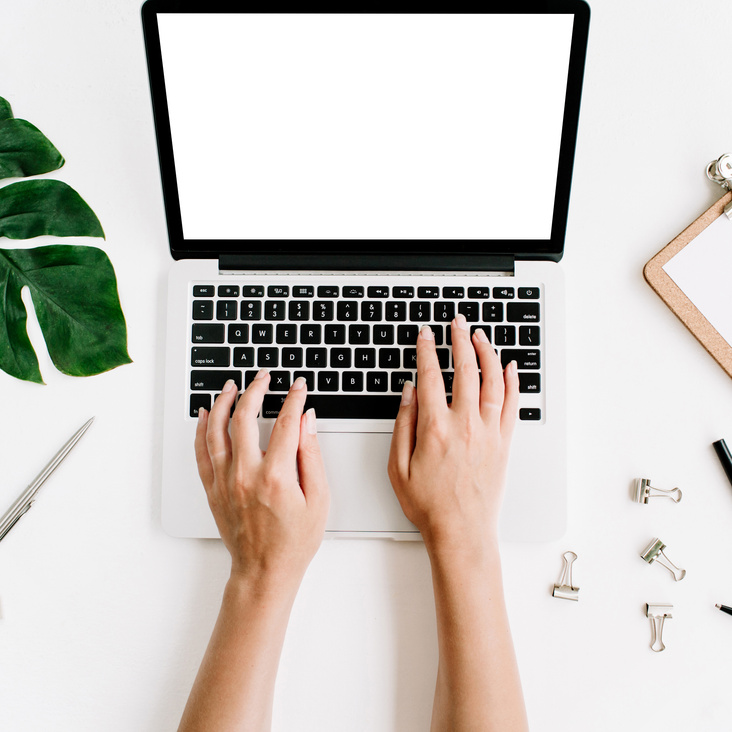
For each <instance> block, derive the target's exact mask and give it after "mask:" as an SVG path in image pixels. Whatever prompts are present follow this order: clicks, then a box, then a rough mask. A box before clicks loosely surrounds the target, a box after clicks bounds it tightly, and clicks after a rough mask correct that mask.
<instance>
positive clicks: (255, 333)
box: [252, 323, 274, 343]
mask: <svg viewBox="0 0 732 732" xmlns="http://www.w3.org/2000/svg"><path fill="white" fill-rule="evenodd" d="M273 342H274V339H273V336H272V326H271V325H265V324H262V323H259V324H257V325H253V326H252V343H273Z"/></svg>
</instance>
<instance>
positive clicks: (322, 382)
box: [306, 371, 338, 412]
mask: <svg viewBox="0 0 732 732" xmlns="http://www.w3.org/2000/svg"><path fill="white" fill-rule="evenodd" d="M318 391H338V372H337V371H321V372H320V373H319V374H318ZM309 408H310V407H306V409H309ZM316 412H317V410H316Z"/></svg>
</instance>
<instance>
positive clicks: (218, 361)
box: [191, 346, 231, 368]
mask: <svg viewBox="0 0 732 732" xmlns="http://www.w3.org/2000/svg"><path fill="white" fill-rule="evenodd" d="M230 359H231V353H230V351H229V348H228V347H226V346H224V348H217V347H215V346H214V347H209V348H191V366H196V367H198V368H221V367H222V366H228V365H229V360H230Z"/></svg>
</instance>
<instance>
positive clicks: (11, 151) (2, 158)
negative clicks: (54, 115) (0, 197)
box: [0, 110, 64, 178]
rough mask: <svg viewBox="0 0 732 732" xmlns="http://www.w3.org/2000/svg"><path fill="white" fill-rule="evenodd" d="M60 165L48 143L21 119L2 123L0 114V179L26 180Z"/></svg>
mask: <svg viewBox="0 0 732 732" xmlns="http://www.w3.org/2000/svg"><path fill="white" fill-rule="evenodd" d="M63 164H64V159H63V156H62V155H61V153H60V152H59V151H58V150H57V149H56V148H55V147H54V146H53V144H52V143H51V141H50V140H49V139H48V138H47V137H46V136H45V135H44V134H43V133H42V132H41V131H40V130H39V129H38V128H37V127H35V126H33V125H32V124H31V123H30V122H26V121H25V120H24V119H4V120H3V119H2V113H1V110H0V178H27V177H29V176H31V175H41V173H48V172H49V171H51V170H57V169H58V168H60V167H61V166H62V165H63Z"/></svg>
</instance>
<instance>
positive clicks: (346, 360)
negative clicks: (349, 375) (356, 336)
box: [330, 348, 351, 369]
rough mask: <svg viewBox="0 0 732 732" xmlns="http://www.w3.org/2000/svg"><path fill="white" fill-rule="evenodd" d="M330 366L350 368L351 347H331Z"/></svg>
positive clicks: (333, 367)
mask: <svg viewBox="0 0 732 732" xmlns="http://www.w3.org/2000/svg"><path fill="white" fill-rule="evenodd" d="M330 367H331V368H332V369H350V368H351V349H350V348H331V349H330Z"/></svg>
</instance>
